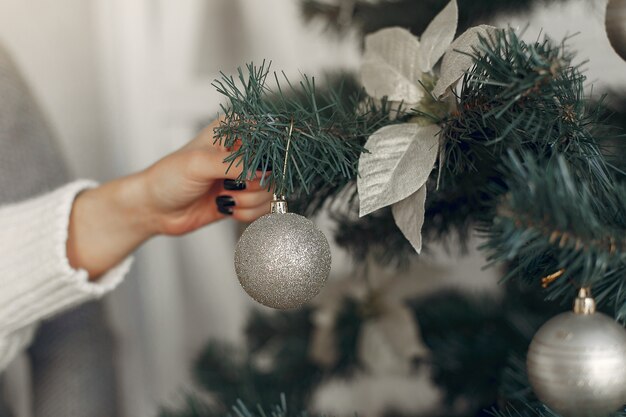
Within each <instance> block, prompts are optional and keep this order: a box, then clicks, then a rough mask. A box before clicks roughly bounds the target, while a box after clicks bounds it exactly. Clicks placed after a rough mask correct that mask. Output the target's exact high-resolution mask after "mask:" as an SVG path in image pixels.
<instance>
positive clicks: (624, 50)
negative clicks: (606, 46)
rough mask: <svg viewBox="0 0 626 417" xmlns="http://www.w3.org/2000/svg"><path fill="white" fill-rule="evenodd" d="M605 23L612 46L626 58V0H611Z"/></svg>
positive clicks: (607, 8) (607, 7)
mask: <svg viewBox="0 0 626 417" xmlns="http://www.w3.org/2000/svg"><path fill="white" fill-rule="evenodd" d="M605 25H606V34H607V36H608V37H609V42H611V46H613V49H615V52H617V54H618V55H619V56H621V57H622V59H625V60H626V0H609V2H608V4H607V5H606V17H605Z"/></svg>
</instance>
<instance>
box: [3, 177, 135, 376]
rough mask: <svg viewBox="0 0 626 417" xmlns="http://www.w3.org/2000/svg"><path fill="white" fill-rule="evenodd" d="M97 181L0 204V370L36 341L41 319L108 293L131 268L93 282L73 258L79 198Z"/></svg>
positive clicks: (122, 267) (120, 268) (119, 268)
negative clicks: (73, 218) (71, 232)
mask: <svg viewBox="0 0 626 417" xmlns="http://www.w3.org/2000/svg"><path fill="white" fill-rule="evenodd" d="M94 185H95V183H93V182H90V181H75V182H72V183H70V184H67V185H66V186H64V187H62V188H59V189H58V190H56V191H53V192H51V193H49V194H45V195H42V196H40V197H36V198H33V199H30V200H27V201H24V202H21V203H17V204H11V205H7V206H3V207H0V370H2V369H4V368H5V367H6V366H7V365H8V363H9V362H10V361H11V359H13V357H14V356H15V355H16V354H17V353H18V352H19V351H20V350H21V349H22V348H23V347H24V346H25V345H27V344H28V343H29V342H30V340H31V338H32V333H33V326H34V325H35V324H36V323H37V322H38V321H40V320H41V319H44V318H47V317H50V316H52V315H54V314H56V313H59V312H61V311H63V310H65V309H68V308H71V307H72V306H75V305H77V304H80V303H82V302H85V301H88V300H91V299H94V298H98V297H100V296H102V295H104V294H106V293H107V292H109V291H111V290H112V289H113V288H115V287H116V286H117V285H118V284H119V283H120V282H121V281H122V279H123V277H124V276H125V274H126V273H127V272H128V269H129V268H130V264H131V262H132V259H131V258H128V259H126V260H124V261H123V262H122V263H120V264H119V265H118V266H116V267H114V268H112V269H111V270H109V271H108V272H107V273H106V274H105V275H103V276H102V277H101V278H100V279H98V280H97V281H95V282H90V281H89V276H88V274H87V271H85V270H80V269H79V270H76V269H73V268H72V267H71V266H70V264H69V260H68V259H67V253H66V242H67V237H68V226H69V219H70V214H71V210H72V205H73V202H74V199H75V197H76V195H77V194H78V193H79V192H81V191H82V190H84V189H86V188H90V187H93V186H94Z"/></svg>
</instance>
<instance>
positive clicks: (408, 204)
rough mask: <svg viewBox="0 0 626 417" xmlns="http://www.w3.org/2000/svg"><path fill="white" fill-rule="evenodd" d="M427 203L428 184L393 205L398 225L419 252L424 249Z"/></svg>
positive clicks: (392, 208)
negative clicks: (423, 238)
mask: <svg viewBox="0 0 626 417" xmlns="http://www.w3.org/2000/svg"><path fill="white" fill-rule="evenodd" d="M425 204H426V184H424V185H422V186H421V187H420V189H419V190H417V191H416V192H414V193H413V194H411V195H410V196H408V197H407V198H405V199H404V200H400V201H398V202H397V203H395V204H394V205H393V206H391V213H392V214H393V219H394V221H395V222H396V225H397V226H398V228H399V229H400V231H402V234H403V235H404V237H405V238H406V239H407V240H408V241H409V242H411V245H413V248H414V249H415V251H416V252H417V253H420V252H421V251H422V226H423V225H424V211H425V207H424V205H425Z"/></svg>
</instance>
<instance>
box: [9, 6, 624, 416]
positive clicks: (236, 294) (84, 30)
mask: <svg viewBox="0 0 626 417" xmlns="http://www.w3.org/2000/svg"><path fill="white" fill-rule="evenodd" d="M603 4H604V1H599V2H597V4H595V5H593V6H589V4H588V3H586V2H581V1H572V2H569V3H568V5H567V6H566V7H563V10H562V11H559V12H555V11H554V10H551V11H549V12H547V13H545V14H544V13H543V12H542V11H541V10H536V11H535V12H533V14H532V17H530V20H532V22H533V24H532V25H531V27H529V28H528V29H527V32H526V33H527V36H528V37H529V38H532V37H536V36H537V33H538V31H539V28H541V27H543V28H544V30H545V31H546V32H548V33H553V34H554V35H555V37H561V36H563V35H564V34H573V33H576V32H581V34H580V35H579V36H577V37H575V38H574V39H573V40H572V44H573V45H574V46H575V47H578V48H579V49H580V50H581V56H584V57H591V58H592V61H591V63H590V64H589V66H588V67H589V75H590V78H591V79H592V80H599V81H601V82H604V83H607V84H610V85H613V86H618V85H621V86H623V85H624V84H625V82H624V80H625V77H626V74H625V73H626V72H625V71H623V68H624V67H623V63H622V62H621V60H619V58H618V57H617V56H616V55H615V54H614V53H612V51H611V50H610V46H609V45H608V42H607V41H606V39H605V37H604V32H603V29H602V24H603V23H602V17H603V15H604V11H603ZM554 7H561V6H554ZM544 16H546V17H544ZM548 16H549V17H548ZM527 20H529V18H527V17H522V18H516V19H509V18H505V19H501V21H502V22H505V23H506V22H511V23H512V24H513V25H514V26H520V27H524V26H525V24H526V22H527ZM321 33H322V28H321V26H316V25H309V26H305V25H304V23H303V22H302V20H301V18H300V15H299V9H298V2H296V1H285V0H262V1H259V0H210V1H209V0H177V1H172V0H55V1H49V0H0V42H3V43H4V44H6V46H7V47H8V49H9V50H10V51H11V52H13V54H14V56H15V58H16V60H17V62H18V64H19V65H20V66H21V68H22V70H23V71H24V73H25V75H26V78H27V80H28V81H29V82H30V84H31V86H32V87H33V89H34V93H35V95H36V97H37V98H38V99H39V101H40V102H41V104H42V106H43V108H44V110H45V112H46V113H47V115H48V117H49V120H50V122H51V124H52V127H53V128H54V130H55V131H56V133H57V135H58V137H59V139H60V140H61V142H62V144H63V146H64V150H65V152H66V155H67V158H68V161H69V162H70V165H71V166H72V167H73V169H74V172H75V173H76V175H77V176H80V177H89V178H95V179H98V180H100V181H104V180H107V179H110V178H113V177H115V176H119V175H122V174H125V173H128V172H131V171H133V170H137V169H141V168H143V167H145V166H147V165H148V164H150V163H151V162H153V161H155V160H156V159H158V158H159V157H160V156H162V155H164V154H166V153H167V152H170V151H172V150H174V149H176V148H177V147H178V146H180V145H182V144H183V143H185V142H186V141H187V140H189V139H191V138H192V137H193V135H194V133H195V132H196V131H197V130H198V128H199V127H200V126H201V125H202V124H203V123H205V122H206V121H207V120H209V119H210V118H212V117H214V116H215V115H216V113H217V111H218V104H219V100H220V97H218V95H217V93H216V92H215V91H214V89H213V88H212V87H211V86H210V83H211V81H212V80H213V79H214V78H215V77H216V76H217V75H218V71H219V70H223V71H225V72H227V73H230V72H233V70H234V69H235V68H236V67H237V66H238V65H241V64H243V63H245V62H247V61H251V60H254V61H261V60H262V59H270V60H272V61H273V67H274V68H275V69H283V70H285V71H286V73H287V74H288V75H291V76H297V74H298V71H299V70H301V71H304V72H307V73H310V74H320V73H321V72H322V71H323V70H324V69H334V68H337V67H347V68H355V67H356V66H357V64H358V59H359V58H358V56H359V53H358V51H359V42H358V41H357V40H356V37H351V36H348V37H347V38H344V39H342V40H339V39H338V38H337V37H336V36H335V35H332V34H328V35H326V34H324V35H322V34H321ZM0 99H1V98H0ZM235 239H236V227H235V225H234V224H233V223H231V222H228V221H226V222H222V223H220V224H217V225H214V226H211V227H209V228H207V229H205V230H202V231H200V232H197V233H195V234H193V235H191V236H187V237H184V238H181V239H176V240H174V239H165V238H159V239H156V240H154V241H152V242H150V243H149V244H147V245H146V246H145V247H143V248H142V249H141V250H140V252H139V253H138V255H137V262H136V264H135V267H134V268H133V272H132V273H131V275H132V276H131V277H129V279H128V280H127V281H126V282H125V283H124V284H123V286H122V287H121V289H120V290H119V291H117V292H115V293H114V294H112V295H111V296H109V297H108V298H107V300H106V302H107V306H108V310H109V313H110V319H111V323H112V326H113V327H114V330H115V332H116V335H117V338H118V349H119V350H118V357H119V360H118V371H119V372H118V373H119V378H120V396H121V399H122V403H123V406H124V411H125V414H126V415H127V416H129V417H130V416H133V417H134V416H139V417H141V416H153V415H155V413H156V409H157V406H158V405H159V404H165V403H171V402H175V401H177V399H178V398H179V396H180V393H181V390H183V389H185V387H188V386H189V376H188V369H189V366H190V364H191V360H192V359H193V358H194V356H195V355H196V354H197V352H198V350H199V349H200V347H201V346H202V345H203V344H204V343H205V342H206V340H207V339H208V338H209V337H219V338H224V339H228V340H231V341H237V340H240V335H241V332H240V331H241V326H242V324H243V322H244V320H245V312H246V308H247V307H248V306H249V304H250V302H249V301H248V299H247V298H246V297H245V296H244V294H243V292H242V291H241V290H240V288H239V285H238V283H237V280H236V277H235V275H234V271H233V268H232V256H233V254H232V251H233V245H234V243H235ZM463 262H464V263H463V265H462V266H460V265H459V264H458V263H457V261H452V260H447V261H445V262H443V264H445V267H446V268H447V270H446V272H445V274H443V273H442V274H437V276H429V277H425V279H427V280H430V281H431V282H432V281H433V280H435V279H440V278H441V276H443V275H445V276H447V277H448V278H449V280H448V281H446V282H453V283H455V282H456V283H457V284H459V283H458V281H459V275H458V274H457V275H455V271H458V270H460V269H463V270H464V273H465V275H468V271H469V274H470V275H474V276H476V277H477V279H478V278H480V279H478V281H475V282H474V283H473V284H471V285H472V286H475V285H476V283H478V285H483V286H489V285H491V284H490V283H492V282H493V277H492V274H491V275H490V273H488V272H481V270H480V266H481V264H482V261H481V260H480V259H479V258H476V257H469V258H465V259H464V260H463ZM334 268H336V271H335V272H336V273H339V272H341V271H345V270H346V267H345V262H344V263H342V262H335V265H334ZM455 279H456V281H455ZM481 283H482V284H481ZM459 285H460V284H459Z"/></svg>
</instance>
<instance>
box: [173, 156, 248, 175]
mask: <svg viewBox="0 0 626 417" xmlns="http://www.w3.org/2000/svg"><path fill="white" fill-rule="evenodd" d="M185 155H186V158H187V163H186V167H187V172H188V174H189V176H190V177H191V179H193V180H196V181H212V180H218V179H222V178H227V179H232V180H234V179H237V178H239V177H240V176H241V173H242V172H243V164H242V163H240V161H234V162H233V163H232V164H231V163H230V162H224V159H225V158H226V157H228V155H230V153H229V152H225V151H216V150H211V149H193V150H188V151H186V152H185Z"/></svg>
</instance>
